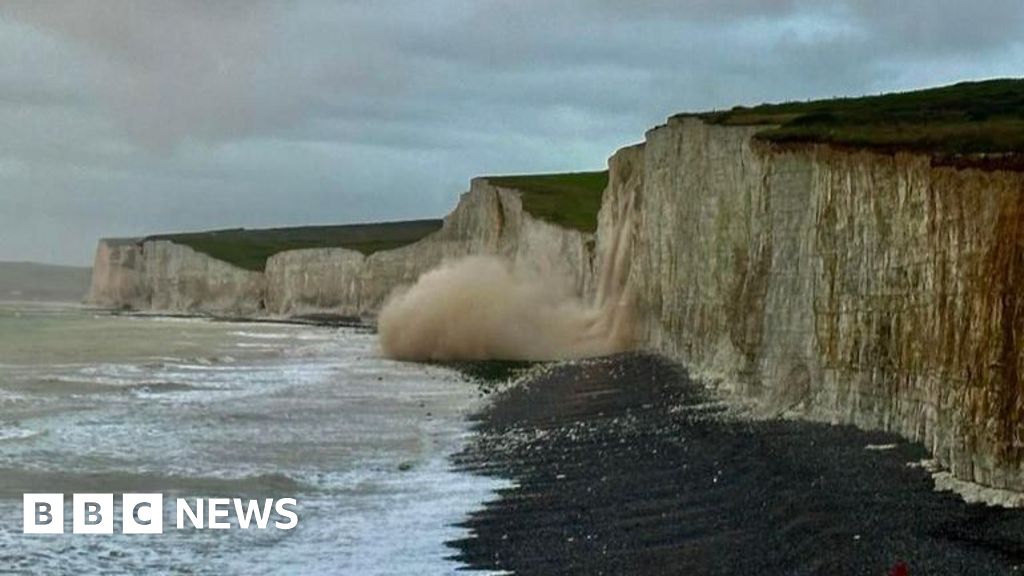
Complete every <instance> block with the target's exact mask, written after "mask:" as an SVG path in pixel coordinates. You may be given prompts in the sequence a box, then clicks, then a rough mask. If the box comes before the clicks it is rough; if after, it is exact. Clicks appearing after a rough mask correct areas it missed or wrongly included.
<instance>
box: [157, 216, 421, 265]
mask: <svg viewBox="0 0 1024 576" xmlns="http://www.w3.org/2000/svg"><path fill="white" fill-rule="evenodd" d="M440 227H441V220H409V221H406V222H382V223H375V224H346V225H341V226H303V227H298V228H267V229H263V230H246V229H244V228H235V229H230V230H213V231H209V232H193V233H184V234H161V235H156V236H150V237H149V238H147V239H150V240H170V241H172V242H176V243H178V244H184V245H186V246H189V247H191V248H192V249H194V250H196V251H198V252H203V253H205V254H208V255H210V256H212V257H214V258H217V259H219V260H223V261H225V262H228V263H230V264H234V265H235V266H238V267H240V268H245V269H247V270H263V269H264V267H265V266H266V263H267V258H269V257H270V256H273V255H274V254H277V253H278V252H283V251H285V250H298V249H301V248H335V247H340V248H348V249H350V250H358V251H360V252H362V253H363V254H367V255H369V254H372V253H373V252H377V251H379V250H391V249H394V248H400V247H402V246H405V245H406V244H411V243H413V242H415V241H417V240H419V239H421V238H423V237H424V236H426V235H427V234H430V233H431V232H434V231H435V230H438V229H439V228H440Z"/></svg>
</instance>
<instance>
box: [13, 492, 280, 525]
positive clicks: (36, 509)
mask: <svg viewBox="0 0 1024 576" xmlns="http://www.w3.org/2000/svg"><path fill="white" fill-rule="evenodd" d="M64 504H65V501H64V495H63V494H25V495H24V509H23V513H24V523H23V525H22V532H24V533H25V534H63V533H64V512H65V509H64ZM297 505H298V503H297V502H296V500H295V499H294V498H280V499H277V500H275V499H273V498H264V499H262V500H243V499H241V498H195V499H192V500H191V501H190V500H189V499H186V498H178V499H176V500H175V503H174V510H175V515H174V516H175V519H176V522H175V527H176V528H177V529H178V530H182V529H184V528H188V527H191V528H194V529H200V530H204V529H208V530H228V529H231V528H234V527H238V528H241V529H243V530H247V529H250V528H253V527H254V528H257V529H261V530H265V529H267V528H269V527H273V528H276V529H278V530H291V529H292V528H295V527H296V526H298V524H299V516H298V514H297V513H296V512H295V508H296V506H297ZM115 516H117V510H116V509H115V508H114V495H113V494H72V497H71V530H72V533H74V534H113V533H114V519H115ZM232 516H233V517H234V520H235V521H234V523H232V522H231V518H232ZM120 517H121V523H120V524H121V533H122V534H163V532H164V496H163V494H122V495H121V514H120ZM272 520H273V521H272Z"/></svg>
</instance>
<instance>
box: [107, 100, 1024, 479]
mask: <svg viewBox="0 0 1024 576" xmlns="http://www.w3.org/2000/svg"><path fill="white" fill-rule="evenodd" d="M758 130H759V128H758V127H749V126H748V127H727V126H718V125H710V124H707V123H705V122H703V121H702V120H700V119H697V118H694V117H676V118H672V119H670V120H669V122H668V123H667V124H665V125H663V126H659V127H657V128H655V129H653V130H651V131H649V132H648V133H647V135H646V139H645V142H644V143H642V144H639V145H635V146H630V147H627V148H624V149H622V150H620V151H619V152H618V153H616V154H615V155H614V156H613V157H612V159H611V161H610V175H609V186H608V189H607V190H606V191H605V195H604V201H603V207H602V210H601V213H600V217H599V227H598V232H597V236H596V238H595V237H594V236H593V235H591V234H586V233H581V232H578V231H574V230H566V229H563V228H560V227H558V226H554V225H552V224H549V223H547V222H544V221H541V220H538V219H536V218H534V217H532V216H530V215H529V214H528V213H526V212H525V211H524V210H523V208H522V205H521V202H520V199H519V194H518V193H517V192H516V191H514V190H509V189H503V188H497V187H495V186H492V185H491V184H489V183H488V182H487V181H486V180H485V179H477V180H474V182H473V184H472V188H471V190H470V191H469V192H468V193H466V194H464V195H463V197H462V199H461V200H460V202H459V204H458V207H457V208H456V209H455V210H454V211H453V212H452V213H451V214H450V215H449V216H448V217H447V218H446V219H445V222H444V226H443V227H442V229H441V230H439V231H437V232H435V233H433V234H431V235H430V236H427V237H426V238H424V239H422V240H420V241H419V242H416V243H414V244H411V245H408V246H406V247H403V248H400V249H397V250H392V251H385V252H378V253H375V254H372V255H370V256H368V257H367V256H363V255H362V254H360V253H358V252H354V251H350V250H345V249H314V250H296V251H289V252H282V253H280V254H277V255H275V256H273V257H271V258H270V259H269V261H268V262H267V266H266V271H265V273H259V272H248V271H244V270H241V269H238V268H235V267H233V266H230V265H228V264H225V263H223V262H220V261H216V260H213V259H212V258H209V257H208V256H206V255H203V254H199V253H196V252H194V251H192V250H190V249H188V248H185V247H183V246H177V245H172V244H171V243H169V242H166V241H156V242H154V241H147V242H141V241H131V240H128V241H101V243H100V246H99V248H98V250H97V257H96V265H95V269H94V276H93V285H92V293H91V299H92V301H93V302H95V303H97V304H100V305H104V306H110V307H118V308H119V307H128V308H138V309H157V310H169V311H190V312H191V311H201V312H218V313H244V314H252V313H266V314H271V315H281V316H283V315H289V314H302V313H309V312H333V313H339V314H346V315H372V314H374V313H375V312H376V311H377V310H378V309H379V307H380V306H381V304H382V302H383V301H384V299H385V297H386V296H387V294H388V293H389V292H390V291H391V290H392V289H393V288H394V287H396V286H398V285H401V284H408V283H411V282H412V281H414V280H415V279H416V278H417V277H418V276H419V274H421V273H422V272H424V271H426V270H428V269H430V268H433V267H434V266H435V265H437V264H438V263H440V262H441V261H442V260H444V259H445V258H453V257H458V256H462V255H466V254H478V253H492V254H501V255H505V256H507V257H509V258H511V259H513V260H515V261H516V262H518V263H519V264H520V265H528V266H534V267H537V268H538V269H541V270H543V271H546V272H550V273H560V274H565V275H568V276H569V277H570V278H571V279H572V282H573V283H574V284H575V286H576V288H577V290H578V291H579V292H580V293H581V294H585V295H591V294H597V295H598V298H600V294H601V293H602V292H608V290H609V287H604V286H601V287H599V286H596V285H595V284H596V282H597V281H596V280H595V278H598V277H601V278H604V279H610V280H608V281H609V282H617V283H624V284H625V285H626V292H625V293H626V294H628V295H629V296H630V297H631V299H632V303H633V307H634V309H635V311H636V316H637V322H638V327H639V332H640V340H641V342H640V343H641V345H642V346H643V347H646V348H649V349H652V350H655V351H659V352H662V353H664V354H667V355H669V356H671V357H673V358H676V359H679V360H681V361H683V362H684V363H686V364H687V365H688V366H690V367H691V368H692V369H694V371H695V372H696V373H698V374H700V375H702V376H705V377H707V378H709V379H710V380H713V381H717V382H720V383H721V384H722V388H723V389H725V390H727V391H728V392H730V393H733V394H736V395H738V396H741V397H743V398H749V399H751V400H754V401H756V403H757V404H758V405H759V406H761V407H762V408H763V410H764V411H766V412H777V413H787V414H795V415H800V416H803V417H807V418H812V419H816V420H823V421H827V422H835V423H852V424H856V425H858V426H862V427H866V428H873V429H883V430H891V431H895V432H898V433H900V434H902V435H903V436H905V437H907V438H911V439H914V440H919V441H921V442H923V443H924V444H925V445H926V446H927V447H928V448H929V449H930V450H931V451H932V452H933V453H934V455H935V457H936V459H937V460H938V461H939V462H941V463H942V464H943V465H945V466H946V467H948V468H949V469H950V471H951V472H952V474H953V475H954V476H955V477H956V478H959V479H962V480H970V481H974V482H978V483H980V484H983V485H987V486H991V487H996V488H1007V489H1013V490H1024V469H1022V462H1024V458H1022V456H1024V427H1022V426H1021V422H1022V415H1024V384H1022V381H1021V374H1024V347H1022V345H1021V341H1022V340H1024V174H1021V173H1020V172H1012V171H999V170H991V171H986V170H980V169H957V168H953V167H948V166H938V165H933V160H932V158H930V157H929V156H927V155H918V154H909V153H897V154H880V153H872V152H866V151H855V150H837V149H834V148H830V147H828V146H824V145H791V146H786V147H777V146H772V145H769V144H766V143H762V142H761V141H759V140H757V139H755V138H754V134H755V133H756V132H758ZM595 242H596V248H595ZM609 250H615V251H617V252H616V254H615V257H613V258H607V259H606V261H608V262H614V264H613V265H614V266H615V267H616V274H604V275H600V274H595V270H594V268H595V267H597V266H599V265H600V264H598V262H599V261H601V259H600V258H597V257H596V255H595V252H601V253H604V252H605V251H609ZM597 272H599V271H597ZM616 291H617V292H618V290H616Z"/></svg>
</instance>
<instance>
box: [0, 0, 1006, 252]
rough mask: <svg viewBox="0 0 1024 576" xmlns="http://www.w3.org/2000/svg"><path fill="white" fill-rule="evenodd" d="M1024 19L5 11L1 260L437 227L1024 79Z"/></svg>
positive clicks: (268, 5)
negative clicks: (389, 223)
mask: <svg viewBox="0 0 1024 576" xmlns="http://www.w3.org/2000/svg"><path fill="white" fill-rule="evenodd" d="M1022 40H1024V4H1022V3H1021V2H1020V1H1019V0H992V1H986V0H977V1H973V2H964V1H955V0H901V1H899V2H892V1H883V0H846V1H840V2H832V3H825V2H812V1H798V0H763V1H754V0H690V1H686V0H633V1H626V0H618V1H615V0H591V1H578V2H568V1H567V2H560V1H558V0H517V1H489V0H410V1H405V0H394V1H384V0H376V1H370V0H365V1H361V0H359V1H357V0H353V1H342V2H338V1H322V2H318V1H306V2H294V3H292V2H288V3H286V2H269V1H268V2H253V1H241V0H240V1H221V2H207V1H199V0H196V1H175V2H169V1H168V2H159V1H152V2H136V1H132V0H123V1H118V0H104V1H99V0H97V1H94V2H84V1H79V2H74V1H67V2H58V1H56V0H54V1H39V0H26V1H24V2H18V1H5V2H4V3H3V4H0V260H37V261H44V262H55V263H73V264H86V263H89V262H91V259H92V253H93V250H94V246H95V241H96V239H97V238H99V237H101V236H135V235H144V234H148V233H155V232H163V231H176V230H196V229H208V228H218V227H234V226H246V227H262V226H279V225H298V224H313V223H317V224H320V223H346V222H358V221H367V220H382V219H388V220H393V219H404V218H417V217H433V216H441V215H443V214H444V213H446V212H447V211H448V210H449V209H450V208H451V207H452V206H453V205H454V203H455V201H456V200H457V198H458V195H459V193H461V192H462V191H464V190H465V189H466V188H467V186H468V181H469V179H470V178H471V177H472V176H474V175H479V174H494V173H516V172H538V171H563V170H581V169H597V168H601V167H603V166H604V164H605V160H606V158H607V157H608V156H609V155H610V154H611V153H612V152H613V151H614V150H615V149H616V148H618V147H620V146H623V145H626V144H629V143H631V142H635V141H638V140H640V139H642V137H643V133H644V131H645V130H646V129H648V128H650V127H651V126H653V125H656V124H658V123H661V122H663V121H664V119H665V117H667V116H669V115H671V114H673V113H676V112H680V111H683V110H701V109H709V108H722V107H731V106H733V105H735V104H750V103H757V102H762V101H777V100H786V99H805V98H812V97H825V96H832V95H840V94H842V95H857V94H864V93H874V92H880V91H889V90H895V89H908V88H915V87H922V86H929V85H937V84H944V83H950V82H955V81H958V80H964V79H981V78H991V77H1001V76H1021V75H1024V74H1022V71H1024V43H1022Z"/></svg>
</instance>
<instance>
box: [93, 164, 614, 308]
mask: <svg viewBox="0 0 1024 576" xmlns="http://www.w3.org/2000/svg"><path fill="white" fill-rule="evenodd" d="M593 252H594V235H593V234H592V233H588V232H582V231H578V230H574V229H570V228H564V227H562V226H558V225H555V224H552V223H549V222H547V221H544V220H541V219H539V218H536V217H533V216H531V215H530V214H529V213H528V212H526V211H524V210H523V206H522V200H521V193H520V192H519V191H517V190H515V189H511V188H506V187H499V186H494V185H492V184H490V182H489V181H488V180H487V179H485V178H478V179H475V180H474V181H473V182H472V186H471V188H470V190H469V192H467V193H465V194H463V196H462V198H461V199H460V201H459V204H458V206H457V207H456V208H455V210H453V211H452V213H451V214H449V215H448V216H447V217H446V218H445V220H444V223H443V224H442V226H441V228H440V230H437V231H436V232H434V233H431V234H428V235H427V236H426V237H424V238H423V239H421V240H419V241H417V242H414V243H412V244H408V245H406V246H403V247H401V248H396V249H391V250H381V251H377V252H373V253H371V254H369V255H364V254H363V253H362V252H360V251H358V250H353V249H347V248H309V249H300V250H286V251H282V252H279V253H277V254H275V255H273V256H270V257H269V258H268V259H267V261H266V266H265V269H264V270H263V271H258V270H247V269H243V268H240V267H238V266H234V265H232V264H229V263H227V262H225V261H222V260H219V259H217V258H213V257H211V256H209V255H208V254H205V253H202V252H199V251H196V250H194V249H192V248H190V247H188V246H185V245H182V244H178V243H175V242H172V241H170V240H166V239H104V240H101V241H100V242H99V245H98V247H97V252H96V262H95V266H94V272H93V279H92V286H91V290H90V295H89V301H90V302H92V303H94V304H96V305H100V306H104V307H109V308H125V309H136V310H152V311H165V312H187V313H209V314H225V315H237V314H242V315H250V314H268V315H273V316H289V315H299V314H311V313H332V314H341V315H351V316H372V315H374V314H375V313H376V312H377V311H378V310H379V309H380V306H381V304H382V303H383V301H384V299H385V298H386V297H387V295H388V294H389V293H390V292H391V290H392V289H394V288H395V287H397V286H400V285H403V284H410V283H412V282H413V281H415V280H416V278H417V277H419V275H420V274H422V273H423V272H425V271H427V270H429V269H431V268H433V267H434V266H436V265H437V264H439V263H440V262H441V261H442V260H444V259H446V258H455V257H459V256H464V255H468V254H500V255H503V256H506V257H508V258H510V259H511V260H513V261H515V262H517V263H518V264H519V265H521V266H529V267H532V268H535V269H537V270H539V271H541V272H543V273H545V274H560V275H564V276H567V277H569V278H570V280H571V283H572V284H573V285H574V286H575V287H576V288H577V289H578V290H580V291H581V292H587V291H590V290H592V286H591V285H592V283H593V277H592V269H593V258H594V254H593Z"/></svg>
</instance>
